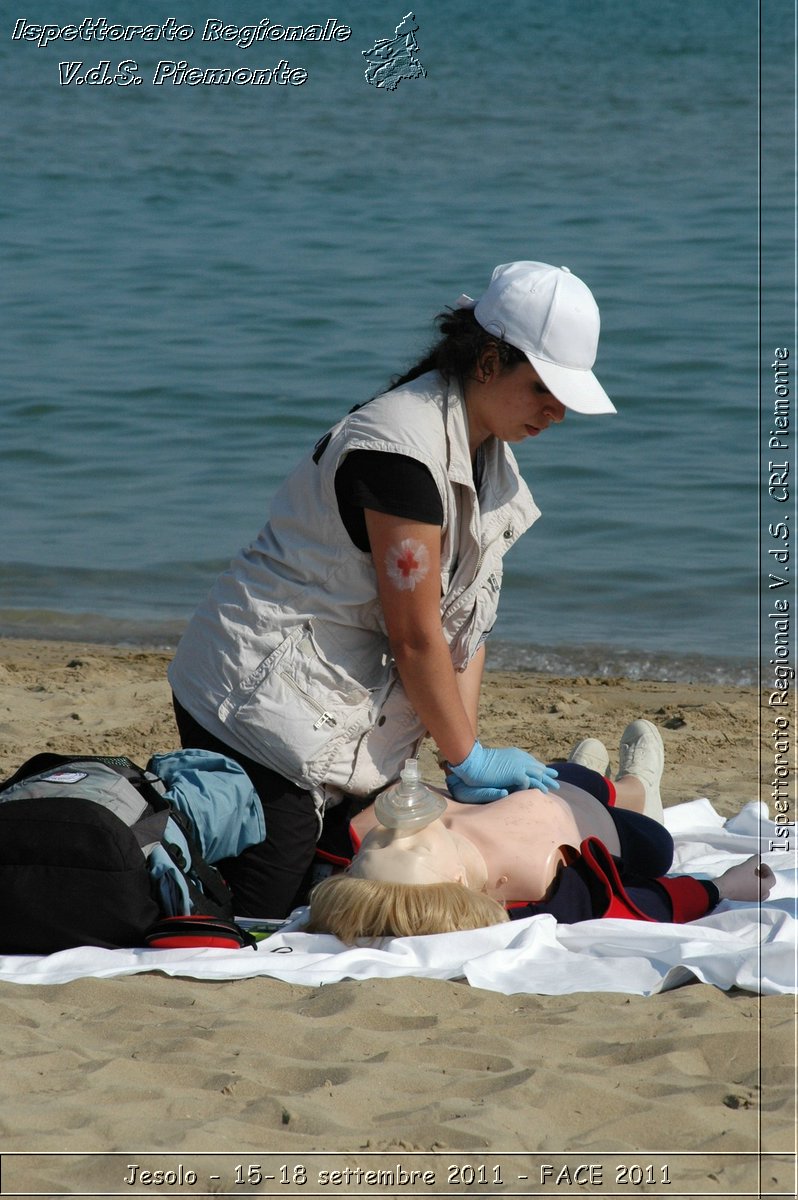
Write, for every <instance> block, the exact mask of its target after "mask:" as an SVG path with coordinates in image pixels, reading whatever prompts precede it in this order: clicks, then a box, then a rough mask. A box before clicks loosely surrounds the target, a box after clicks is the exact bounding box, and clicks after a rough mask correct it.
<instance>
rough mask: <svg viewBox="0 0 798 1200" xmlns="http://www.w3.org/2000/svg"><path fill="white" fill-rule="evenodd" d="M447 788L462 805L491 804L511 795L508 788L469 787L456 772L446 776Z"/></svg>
mask: <svg viewBox="0 0 798 1200" xmlns="http://www.w3.org/2000/svg"><path fill="white" fill-rule="evenodd" d="M446 786H447V787H448V789H449V792H450V794H451V795H452V796H454V798H455V800H459V801H460V803H461V804H490V802H491V800H502V799H503V798H504V797H505V796H508V795H509V792H508V791H507V789H506V788H489V787H469V785H468V784H467V783H463V781H462V779H461V778H460V776H459V775H457V774H455V772H454V771H450V772H449V774H448V775H447V776H446Z"/></svg>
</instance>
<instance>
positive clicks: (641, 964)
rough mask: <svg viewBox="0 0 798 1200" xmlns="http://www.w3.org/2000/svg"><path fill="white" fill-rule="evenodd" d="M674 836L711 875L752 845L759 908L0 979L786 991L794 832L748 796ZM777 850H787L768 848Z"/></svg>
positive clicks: (69, 967)
mask: <svg viewBox="0 0 798 1200" xmlns="http://www.w3.org/2000/svg"><path fill="white" fill-rule="evenodd" d="M666 822H667V825H668V828H669V829H670V831H671V833H672V834H673V836H674V839H675V842H676V858H675V862H674V867H673V872H674V873H675V874H676V873H680V874H695V875H698V876H703V877H704V878H713V877H715V876H717V875H720V874H721V873H722V872H723V871H724V870H726V868H727V867H729V866H732V865H733V864H734V863H737V862H742V861H743V860H744V859H745V858H747V857H748V856H749V855H750V854H753V853H756V852H757V851H759V852H761V853H762V856H763V859H764V861H765V862H767V863H768V864H769V865H770V866H771V867H772V869H773V870H774V871H775V873H776V880H777V882H776V886H775V887H774V889H773V891H772V893H771V895H770V898H769V899H768V900H767V901H766V902H765V903H763V904H761V905H759V904H743V903H730V902H728V901H724V902H723V903H721V904H720V905H719V906H718V908H716V909H715V911H714V912H713V913H712V914H711V915H710V916H708V917H704V918H702V919H701V920H699V921H693V922H691V923H690V924H689V925H658V924H648V923H645V922H637V921H624V920H615V919H613V920H597V921H585V922H583V923H581V924H578V925H558V924H557V923H556V922H555V921H554V919H553V918H552V917H550V916H538V917H528V918H526V919H525V920H522V921H511V922H509V923H508V924H506V925H497V926H493V927H492V928H490V929H479V930H476V931H474V932H469V933H454V934H437V935H435V936H432V937H415V938H390V939H385V940H383V941H381V942H379V943H377V944H376V945H363V946H356V947H346V946H344V945H343V944H342V943H341V942H339V941H338V940H337V939H336V938H333V937H329V936H324V935H318V934H307V933H300V932H297V931H296V930H295V929H293V930H292V928H291V926H296V925H297V924H299V923H300V920H301V914H302V913H303V912H304V911H306V910H300V911H299V913H297V914H294V916H293V919H292V921H291V922H290V923H289V927H285V928H284V929H281V930H280V931H279V932H278V933H276V934H274V935H273V936H272V937H270V938H268V939H267V940H265V941H263V942H261V943H260V945H259V947H258V949H257V950H252V949H245V950H211V949H203V950H101V949H97V948H95V947H81V948H78V949H74V950H65V951H62V952H61V953H59V954H51V955H49V956H40V957H34V956H13V957H12V956H5V957H3V956H0V979H3V980H6V981H9V982H13V983H27V984H35V983H41V984H46V983H50V984H54V983H66V982H68V981H69V980H72V979H79V978H83V977H86V976H93V977H95V978H104V977H109V976H113V975H131V974H134V973H136V972H141V971H160V972H163V973H165V974H167V975H182V976H190V977H192V978H196V979H242V978H247V977H249V976H255V975H266V976H269V977H270V978H273V979H283V980H286V981H289V982H291V983H298V984H305V985H308V986H312V987H318V986H321V985H322V984H325V983H334V982H336V981H338V980H341V979H370V978H374V977H377V976H381V977H395V976H400V975H414V976H421V977H423V978H426V979H464V980H466V981H467V982H468V983H470V984H472V985H474V986H476V987H481V988H486V989H488V990H490V991H497V992H504V993H507V994H509V993H513V992H533V993H538V994H541V995H561V994H565V993H568V992H628V993H631V994H633V995H643V996H645V995H651V994H653V993H655V992H661V991H666V990H668V989H670V988H674V987H678V986H679V985H681V984H684V983H688V982H690V981H692V980H693V979H698V980H700V981H701V982H703V983H710V984H714V985H715V986H716V987H719V988H723V989H728V988H731V987H735V986H736V987H739V988H743V989H745V990H747V991H751V992H760V993H762V994H765V995H773V994H778V993H784V992H793V991H795V990H796V895H797V888H796V882H797V880H796V851H795V847H796V830H795V826H794V825H792V826H787V827H786V828H787V829H788V830H789V837H780V836H779V835H778V831H777V827H776V826H775V824H774V823H773V822H771V821H770V820H769V819H768V810H767V808H766V806H765V805H763V804H760V803H758V802H757V801H752V802H751V803H749V804H747V805H746V806H745V807H744V808H743V809H742V811H741V812H740V813H738V814H737V816H735V817H733V818H731V819H730V820H728V821H724V820H723V818H722V817H720V816H719V815H718V814H717V813H716V812H715V810H714V809H713V807H712V805H711V804H710V802H709V801H708V800H693V801H690V802H688V803H686V804H680V805H677V806H675V807H673V808H669V809H667V810H666ZM774 846H775V847H781V846H785V847H787V848H786V849H772V847H774Z"/></svg>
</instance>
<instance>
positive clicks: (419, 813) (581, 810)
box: [349, 759, 620, 903]
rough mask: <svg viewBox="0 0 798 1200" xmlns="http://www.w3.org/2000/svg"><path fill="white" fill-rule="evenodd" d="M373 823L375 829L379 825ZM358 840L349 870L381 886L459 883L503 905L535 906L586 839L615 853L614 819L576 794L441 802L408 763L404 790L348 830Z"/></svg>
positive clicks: (566, 789) (564, 790)
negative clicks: (521, 902)
mask: <svg viewBox="0 0 798 1200" xmlns="http://www.w3.org/2000/svg"><path fill="white" fill-rule="evenodd" d="M377 822H379V823H377ZM353 824H354V826H355V829H356V832H357V833H358V834H359V835H360V836H361V837H363V842H362V844H361V847H360V850H359V852H358V854H357V856H356V857H355V859H354V860H353V862H352V865H351V867H350V868H349V874H350V875H352V876H353V877H355V878H358V879H374V880H381V881H382V882H385V883H441V882H444V881H446V880H450V881H453V882H457V883H462V884H464V885H465V886H466V887H468V888H470V889H471V890H472V891H476V892H485V893H486V894H487V895H489V896H492V897H493V898H494V899H495V900H499V901H500V902H501V903H506V902H507V901H510V900H518V899H524V900H539V899H541V898H542V897H543V896H545V895H546V893H547V891H548V889H549V888H550V886H551V884H552V882H553V881H554V879H555V878H556V876H557V873H558V871H559V870H560V867H561V866H562V865H564V864H567V862H568V861H569V860H570V858H571V857H572V854H575V853H577V852H578V850H579V847H580V845H581V844H582V842H583V841H584V839H585V838H587V837H598V838H600V839H601V841H602V842H603V843H604V845H605V846H606V847H607V849H608V850H609V851H610V853H611V854H616V855H617V854H618V853H619V852H620V843H619V841H618V835H617V833H616V830H615V825H614V823H613V820H612V817H611V816H610V815H609V813H608V812H607V810H606V809H605V808H603V807H602V805H601V804H600V803H599V802H598V801H597V800H595V799H594V798H593V797H592V796H589V795H588V794H587V793H586V792H584V791H582V790H581V789H580V788H577V787H574V786H572V785H571V784H569V783H567V782H565V781H564V780H563V781H562V782H561V785H560V789H559V791H558V792H557V793H556V794H555V793H552V792H548V793H543V792H540V791H537V790H534V789H533V790H528V791H523V792H513V793H511V794H510V795H509V796H505V797H504V798H503V799H501V800H495V801H494V802H493V803H492V804H485V805H464V804H458V803H457V802H456V801H453V800H447V799H446V798H444V797H443V796H442V795H439V794H437V793H435V792H433V791H431V790H430V789H429V788H427V787H425V785H424V784H421V783H419V782H418V769H417V763H416V760H414V759H409V760H408V763H407V764H406V767H405V771H403V772H402V782H401V783H400V784H398V785H397V786H396V788H393V789H390V790H389V792H387V793H383V795H382V796H380V797H378V799H377V801H376V803H375V805H374V810H373V813H372V812H371V811H370V810H368V809H367V810H365V811H364V813H363V814H361V817H360V818H359V819H356V820H355V822H353Z"/></svg>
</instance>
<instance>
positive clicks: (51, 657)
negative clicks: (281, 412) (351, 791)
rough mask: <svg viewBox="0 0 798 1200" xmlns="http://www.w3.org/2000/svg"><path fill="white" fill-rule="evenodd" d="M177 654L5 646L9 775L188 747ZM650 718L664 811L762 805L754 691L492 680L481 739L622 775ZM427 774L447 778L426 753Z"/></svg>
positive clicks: (82, 645)
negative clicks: (174, 703) (54, 762)
mask: <svg viewBox="0 0 798 1200" xmlns="http://www.w3.org/2000/svg"><path fill="white" fill-rule="evenodd" d="M172 653H173V651H172V650H171V649H163V648H158V649H153V648H145V647H130V646H119V645H109V644H106V643H97V642H72V641H62V640H45V639H35V638H0V777H1V778H4V777H6V776H7V775H9V774H11V772H12V771H13V770H16V768H17V767H19V766H20V765H21V764H22V763H23V762H24V761H25V760H26V759H27V758H29V757H30V756H31V755H33V754H35V753H38V752H39V751H41V750H53V751H56V752H58V753H64V754H73V753H75V754H80V753H85V754H111V753H113V754H126V755H128V757H130V758H132V759H133V760H134V761H136V762H138V763H139V764H140V765H142V766H143V765H145V764H146V761H147V760H148V759H149V757H150V755H152V754H155V753H157V752H159V751H164V750H172V749H175V748H176V747H177V745H178V740H177V731H176V729H175V726H174V721H173V717H172V709H171V697H170V692H169V687H168V684H167V682H166V667H167V664H168V663H169V661H170V659H171V657H172ZM636 717H646V718H647V719H648V720H650V721H653V722H654V723H655V724H656V725H657V726H658V727H659V729H660V731H661V733H662V736H663V739H664V742H665V762H666V766H665V777H664V780H663V802H664V803H665V805H666V806H667V805H668V804H675V803H680V802H681V801H683V800H691V799H694V798H695V797H697V796H704V795H705V796H708V797H709V799H710V800H711V801H712V803H713V805H714V806H715V808H716V809H717V810H718V812H720V813H721V814H722V815H723V816H731V815H732V814H733V813H734V812H736V811H737V810H738V809H739V807H740V806H741V805H742V804H744V803H746V802H747V801H749V800H752V799H755V798H756V796H757V781H758V775H759V770H758V759H759V749H758V736H759V701H758V693H757V690H756V689H755V688H754V687H748V686H743V687H738V686H735V685H732V684H708V683H678V682H675V683H674V682H661V681H658V680H649V679H639V680H638V679H627V678H624V677H623V676H607V677H598V676H588V675H575V676H573V677H571V676H557V675H544V674H541V673H538V672H528V671H505V670H489V671H488V672H486V678H485V686H484V690H483V699H482V707H481V727H480V736H481V737H482V738H483V739H484V740H485V742H487V743H488V744H493V745H519V746H524V747H525V748H528V749H529V750H531V751H532V752H533V753H534V754H536V755H537V756H538V757H539V758H541V759H544V760H548V761H551V760H553V759H556V758H562V757H567V755H568V752H569V750H570V748H571V746H572V745H573V744H574V743H575V742H576V741H578V740H579V739H581V738H583V737H598V738H601V739H602V740H603V741H605V742H606V744H607V747H608V749H609V751H610V761H611V765H614V764H615V762H616V761H617V746H618V742H619V740H620V736H621V733H622V731H623V729H624V728H625V726H626V725H627V724H628V722H629V721H631V720H634V719H635V718H636ZM421 761H422V770H423V772H424V774H425V775H426V777H427V778H428V779H430V780H432V781H436V780H439V779H440V777H441V776H440V772H439V770H438V768H437V765H436V764H435V761H434V758H433V755H432V750H431V747H430V746H429V745H428V744H426V743H425V746H424V748H423V750H422V754H421Z"/></svg>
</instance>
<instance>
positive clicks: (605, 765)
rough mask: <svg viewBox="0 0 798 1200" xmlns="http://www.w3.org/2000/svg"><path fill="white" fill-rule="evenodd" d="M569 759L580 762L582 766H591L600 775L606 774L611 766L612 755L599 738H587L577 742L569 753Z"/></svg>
mask: <svg viewBox="0 0 798 1200" xmlns="http://www.w3.org/2000/svg"><path fill="white" fill-rule="evenodd" d="M568 761H569V762H573V763H579V765H580V766H581V767H589V768H590V770H591V771H597V772H598V774H599V775H606V774H607V771H608V770H609V766H610V756H609V752H608V750H607V747H606V746H605V745H604V743H603V742H600V741H599V740H598V738H585V739H584V741H581V742H577V743H576V745H575V746H574V747H573V748H572V749H571V752H570V754H569V755H568Z"/></svg>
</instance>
